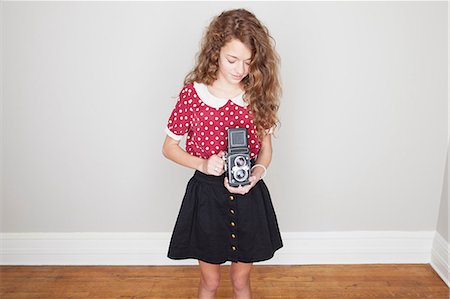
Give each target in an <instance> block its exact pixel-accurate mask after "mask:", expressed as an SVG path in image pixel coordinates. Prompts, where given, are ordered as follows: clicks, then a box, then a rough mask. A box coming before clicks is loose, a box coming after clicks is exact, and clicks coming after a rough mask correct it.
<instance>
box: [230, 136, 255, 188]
mask: <svg viewBox="0 0 450 299" xmlns="http://www.w3.org/2000/svg"><path fill="white" fill-rule="evenodd" d="M224 160H225V171H226V173H227V177H228V183H229V184H230V186H232V187H238V186H240V185H241V186H245V185H248V184H250V182H249V178H250V171H251V160H250V151H249V149H248V142H247V129H246V128H231V129H228V153H227V154H226V155H225V156H224Z"/></svg>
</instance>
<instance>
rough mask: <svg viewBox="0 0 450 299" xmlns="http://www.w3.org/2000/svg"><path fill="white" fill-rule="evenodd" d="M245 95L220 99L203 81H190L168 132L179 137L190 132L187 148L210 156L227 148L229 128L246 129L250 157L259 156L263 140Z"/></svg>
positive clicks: (169, 124) (201, 154) (206, 157)
mask: <svg viewBox="0 0 450 299" xmlns="http://www.w3.org/2000/svg"><path fill="white" fill-rule="evenodd" d="M243 95H244V94H243V93H242V94H240V95H238V96H236V97H235V98H232V99H226V98H217V97H215V96H213V95H212V94H211V93H210V92H209V91H208V88H207V87H206V85H205V84H203V83H197V82H194V83H190V84H187V85H186V86H184V87H183V89H182V90H181V92H180V94H179V97H178V100H177V103H176V104H175V108H174V109H173V111H172V113H171V115H170V117H169V120H168V122H167V127H166V133H167V135H169V136H170V137H171V138H173V139H175V140H180V139H181V138H182V137H183V136H184V134H186V133H187V139H186V151H187V152H188V153H190V154H191V155H194V156H197V157H200V158H203V159H208V158H209V157H210V156H211V155H214V154H218V153H219V152H220V151H225V152H226V151H227V148H228V142H227V139H228V137H227V130H228V128H247V132H248V136H247V137H248V144H249V150H250V157H251V158H256V156H257V155H258V152H259V150H260V147H261V143H260V141H259V140H258V138H257V135H256V127H255V125H254V124H253V117H252V113H251V111H249V110H247V104H246V103H245V102H244V100H243Z"/></svg>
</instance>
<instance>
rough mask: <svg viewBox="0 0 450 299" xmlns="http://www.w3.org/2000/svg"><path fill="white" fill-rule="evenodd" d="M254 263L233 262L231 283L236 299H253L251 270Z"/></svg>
mask: <svg viewBox="0 0 450 299" xmlns="http://www.w3.org/2000/svg"><path fill="white" fill-rule="evenodd" d="M252 265H253V264H252V263H235V262H233V263H231V270H230V275H231V283H232V285H233V294H234V298H235V299H251V298H252V293H251V289H250V271H251V270H252Z"/></svg>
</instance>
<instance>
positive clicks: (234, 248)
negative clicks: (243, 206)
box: [228, 195, 239, 260]
mask: <svg viewBox="0 0 450 299" xmlns="http://www.w3.org/2000/svg"><path fill="white" fill-rule="evenodd" d="M228 202H229V208H228V215H229V217H228V219H229V225H228V226H229V228H230V231H229V238H230V239H229V240H230V250H231V255H232V256H233V258H234V259H235V260H237V255H238V249H239V248H238V235H237V227H238V223H237V217H236V215H237V209H236V208H237V204H236V195H229V196H228Z"/></svg>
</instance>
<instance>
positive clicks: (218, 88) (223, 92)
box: [208, 79, 244, 98]
mask: <svg viewBox="0 0 450 299" xmlns="http://www.w3.org/2000/svg"><path fill="white" fill-rule="evenodd" d="M208 90H209V92H210V93H211V94H212V95H213V96H215V97H218V98H234V97H236V96H238V95H239V94H241V93H242V92H243V91H244V89H243V88H242V84H229V83H228V82H226V81H225V82H224V81H222V80H220V79H217V80H216V81H214V82H213V84H211V85H210V86H208Z"/></svg>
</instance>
